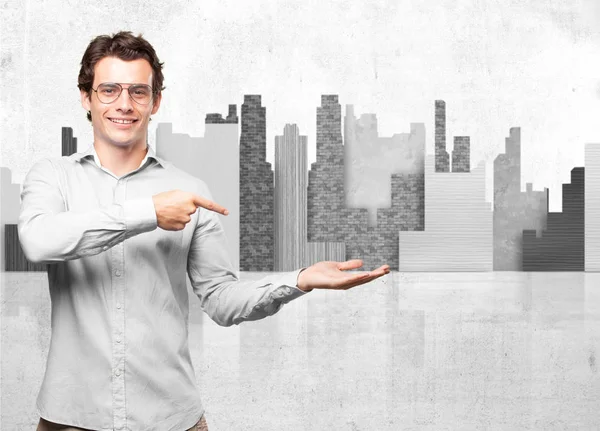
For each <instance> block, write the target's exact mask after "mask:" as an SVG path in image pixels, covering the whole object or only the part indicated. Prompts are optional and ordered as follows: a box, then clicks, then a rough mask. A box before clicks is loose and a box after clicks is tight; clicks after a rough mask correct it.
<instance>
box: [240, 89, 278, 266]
mask: <svg viewBox="0 0 600 431" xmlns="http://www.w3.org/2000/svg"><path fill="white" fill-rule="evenodd" d="M266 139H267V138H266V109H265V108H264V107H263V106H262V105H261V96H260V95H245V96H244V104H243V105H242V132H241V135H240V156H239V175H240V180H239V189H240V194H239V196H240V270H241V271H273V266H274V250H273V248H274V247H273V244H274V233H273V229H274V220H273V210H274V203H273V198H274V196H273V195H274V187H273V170H272V169H271V164H270V163H268V162H267V161H266V153H267V141H266Z"/></svg>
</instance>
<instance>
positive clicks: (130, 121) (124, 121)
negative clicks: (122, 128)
mask: <svg viewBox="0 0 600 431" xmlns="http://www.w3.org/2000/svg"><path fill="white" fill-rule="evenodd" d="M110 121H112V122H113V123H119V124H131V123H133V120H119V119H117V118H111V119H110Z"/></svg>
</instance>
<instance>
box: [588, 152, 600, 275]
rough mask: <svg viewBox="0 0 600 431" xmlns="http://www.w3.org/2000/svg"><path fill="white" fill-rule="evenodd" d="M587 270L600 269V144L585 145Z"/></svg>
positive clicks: (596, 270) (595, 270)
mask: <svg viewBox="0 0 600 431" xmlns="http://www.w3.org/2000/svg"><path fill="white" fill-rule="evenodd" d="M584 246H585V247H584V248H585V270H586V271H594V272H598V271H600V144H586V146H585V244H584Z"/></svg>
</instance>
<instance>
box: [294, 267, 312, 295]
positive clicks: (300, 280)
mask: <svg viewBox="0 0 600 431" xmlns="http://www.w3.org/2000/svg"><path fill="white" fill-rule="evenodd" d="M305 269H306V268H302V269H301V270H300V272H299V273H298V279H297V281H296V287H297V288H298V289H300V290H301V291H303V292H310V291H311V290H312V288H310V289H309V288H308V286H306V284H305V278H304V277H303V276H304V275H305V274H302V273H303V272H304V270H305Z"/></svg>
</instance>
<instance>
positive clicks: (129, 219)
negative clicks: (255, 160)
mask: <svg viewBox="0 0 600 431" xmlns="http://www.w3.org/2000/svg"><path fill="white" fill-rule="evenodd" d="M123 213H124V217H125V230H126V231H127V232H128V235H127V236H132V235H137V234H140V233H143V232H150V231H152V230H154V229H156V228H157V227H158V219H157V218H156V208H155V207H154V200H153V199H152V196H149V197H147V198H139V199H131V200H127V201H125V203H124V204H123Z"/></svg>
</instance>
